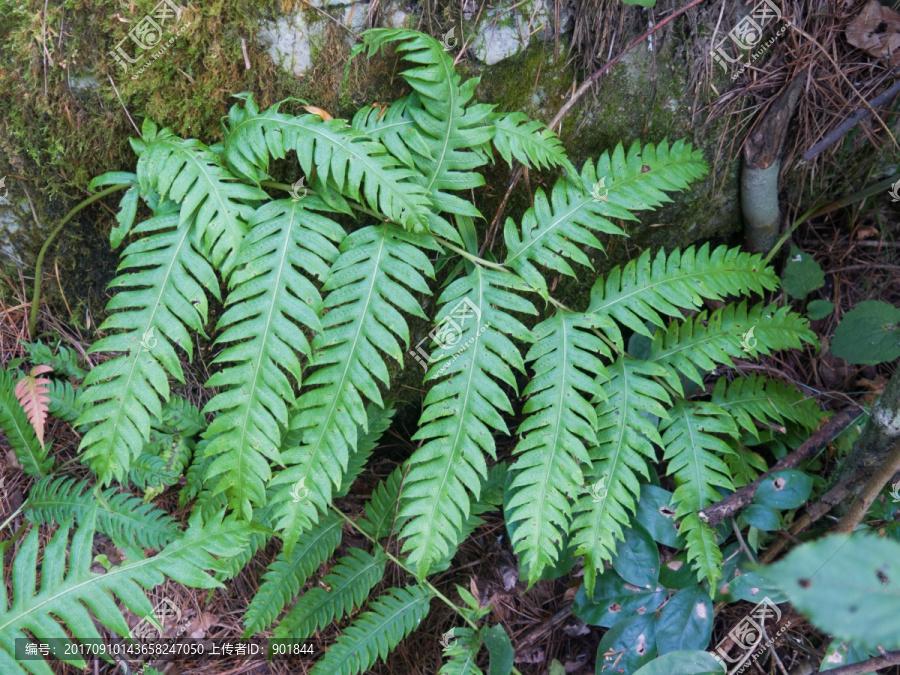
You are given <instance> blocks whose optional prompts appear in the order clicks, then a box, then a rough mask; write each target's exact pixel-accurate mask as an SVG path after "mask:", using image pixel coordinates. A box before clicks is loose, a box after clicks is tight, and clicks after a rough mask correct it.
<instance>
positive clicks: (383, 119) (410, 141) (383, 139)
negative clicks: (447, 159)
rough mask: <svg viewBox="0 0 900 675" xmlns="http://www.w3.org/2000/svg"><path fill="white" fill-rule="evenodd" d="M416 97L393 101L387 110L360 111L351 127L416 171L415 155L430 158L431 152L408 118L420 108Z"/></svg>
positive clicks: (369, 108)
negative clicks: (412, 109) (413, 111)
mask: <svg viewBox="0 0 900 675" xmlns="http://www.w3.org/2000/svg"><path fill="white" fill-rule="evenodd" d="M419 105H420V104H419V101H418V98H417V97H416V95H415V94H413V95H412V96H404V97H403V98H399V99H397V100H396V101H394V102H393V103H392V104H391V105H390V106H388V108H387V109H386V110H382V109H381V108H379V107H378V106H377V105H373V106H370V107H368V108H360V109H359V110H358V111H357V113H356V114H355V115H354V116H353V120H352V121H351V123H350V126H352V127H353V128H354V129H357V130H358V131H362V132H363V133H365V134H368V135H369V137H370V138H372V139H374V140H376V141H378V142H379V143H381V144H382V145H384V147H386V148H387V149H388V152H390V153H391V154H392V155H393V156H394V157H396V158H397V159H399V160H400V161H401V162H403V164H405V165H406V166H408V167H409V168H411V169H415V168H416V160H415V155H414V154H413V153H415V154H418V155H422V156H423V157H431V150H430V149H429V147H428V143H427V142H426V141H425V139H424V138H423V136H422V134H421V132H420V131H419V129H418V127H417V126H416V123H415V121H413V118H412V116H411V115H410V114H409V108H410V107H418V106H419Z"/></svg>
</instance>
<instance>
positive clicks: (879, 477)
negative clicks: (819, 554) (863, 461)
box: [834, 440, 900, 533]
mask: <svg viewBox="0 0 900 675" xmlns="http://www.w3.org/2000/svg"><path fill="white" fill-rule="evenodd" d="M898 471H900V440H898V441H897V442H895V444H894V449H893V450H892V451H891V454H889V455H888V456H887V458H886V459H885V461H884V464H882V465H880V466H879V467H878V468H877V469H876V470H875V473H874V474H873V475H872V477H871V478H870V479H869V481H868V482H867V483H866V484H865V486H864V487H863V489H862V490H861V491H860V493H859V496H857V498H856V499H855V500H854V502H853V503H852V504H851V505H850V508H849V509H847V512H846V513H845V514H844V515H843V517H842V518H841V519H840V520H839V521H838V524H837V526H836V527H835V528H834V531H835V532H838V533H848V532H852V531H853V529H854V528H855V527H856V526H857V525H859V524H860V522H862V519H863V518H864V517H865V515H866V512H867V511H868V510H869V507H870V506H871V505H872V502H874V501H875V499H876V498H877V497H878V494H879V493H880V492H881V489H882V488H883V487H884V486H885V485H887V484H888V483H889V482H890V480H891V478H893V477H894V474H895V473H897V472H898Z"/></svg>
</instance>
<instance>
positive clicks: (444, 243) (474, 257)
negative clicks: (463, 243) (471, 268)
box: [431, 234, 509, 272]
mask: <svg viewBox="0 0 900 675" xmlns="http://www.w3.org/2000/svg"><path fill="white" fill-rule="evenodd" d="M431 238H432V239H434V240H435V241H436V242H437V243H439V244H440V245H441V246H446V247H447V248H449V249H450V250H451V251H453V252H454V253H459V255H461V256H462V257H463V258H466V259H467V260H471V261H472V262H473V263H475V264H476V265H480V266H481V267H489V268H491V269H494V270H500V271H501V272H509V268H507V267H504V266H503V265H501V264H500V263H492V262H490V261H488V260H485V259H484V258H479V257H478V256H477V255H473V254H471V253H469V252H468V251H466V250H465V249H462V248H460V247H459V246H457V245H456V244H454V243H452V242H449V241H447V240H446V239H444V238H443V237H439V236H437V235H436V234H432V235H431Z"/></svg>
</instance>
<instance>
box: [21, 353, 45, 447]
mask: <svg viewBox="0 0 900 675" xmlns="http://www.w3.org/2000/svg"><path fill="white" fill-rule="evenodd" d="M52 371H53V368H51V367H50V366H35V367H34V368H32V369H31V372H30V373H29V374H28V375H23V376H22V379H20V380H19V381H18V382H16V388H15V394H16V398H17V399H18V401H19V405H20V406H22V410H24V411H25V414H26V415H27V416H28V422H29V423H30V424H31V428H32V429H34V433H35V435H36V436H37V439H38V441H40V443H41V445H43V444H44V425H45V424H46V422H47V411H48V404H49V403H50V397H49V396H48V394H49V393H50V390H49V389H48V388H47V386H46V385H48V384H50V380H48V379H47V378H46V377H38V375H43V374H44V373H50V372H52Z"/></svg>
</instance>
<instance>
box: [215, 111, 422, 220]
mask: <svg viewBox="0 0 900 675" xmlns="http://www.w3.org/2000/svg"><path fill="white" fill-rule="evenodd" d="M228 119H229V126H228V128H227V129H226V132H225V157H226V159H227V161H228V162H229V164H230V165H232V166H234V167H235V168H236V170H237V171H239V172H240V173H241V174H242V175H244V176H246V177H247V178H249V179H251V180H254V181H256V182H259V181H261V180H262V179H264V178H266V177H267V176H268V174H267V173H266V172H267V170H268V167H269V158H270V157H271V158H274V159H284V157H285V156H286V154H287V152H288V151H289V150H294V151H295V152H296V153H297V159H298V161H299V162H300V166H301V168H302V169H303V172H304V173H305V174H306V175H307V176H312V175H313V172H315V175H316V177H317V179H319V180H321V181H322V182H324V183H328V184H330V185H333V186H334V187H335V188H336V189H337V190H338V191H339V192H341V193H342V194H344V195H346V196H348V197H350V198H351V199H355V200H357V201H362V202H363V203H365V204H366V205H368V206H369V207H370V208H372V209H374V210H376V211H378V212H379V213H381V214H384V216H385V217H386V218H388V219H389V220H391V221H393V222H395V223H398V224H400V225H402V226H403V227H404V228H406V229H408V230H412V231H414V232H427V231H428V214H429V207H430V206H431V203H430V201H429V200H428V197H427V196H426V192H425V190H424V188H423V187H422V186H421V185H420V184H419V183H418V181H416V180H415V176H416V174H415V172H414V171H412V170H411V169H409V168H407V167H404V166H403V165H402V164H401V163H400V162H399V161H398V160H397V159H395V158H394V157H393V155H391V154H390V153H388V151H387V149H386V148H385V147H384V146H383V145H382V144H381V143H377V142H375V141H373V140H372V139H371V138H369V137H368V136H367V135H366V134H364V133H361V132H359V131H357V130H355V129H353V128H351V127H349V126H347V123H346V122H345V121H344V120H327V121H325V120H323V119H322V118H321V117H319V116H318V115H300V116H298V117H295V116H292V115H286V114H284V113H280V112H278V109H277V106H274V107H272V108H269V109H268V110H266V111H265V112H263V113H260V112H259V109H258V108H257V107H256V104H255V103H254V101H253V98H252V96H250V95H249V94H248V95H247V96H246V97H245V105H244V106H241V105H240V104H236V105H234V106H232V108H231V111H230V112H229V115H228Z"/></svg>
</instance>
